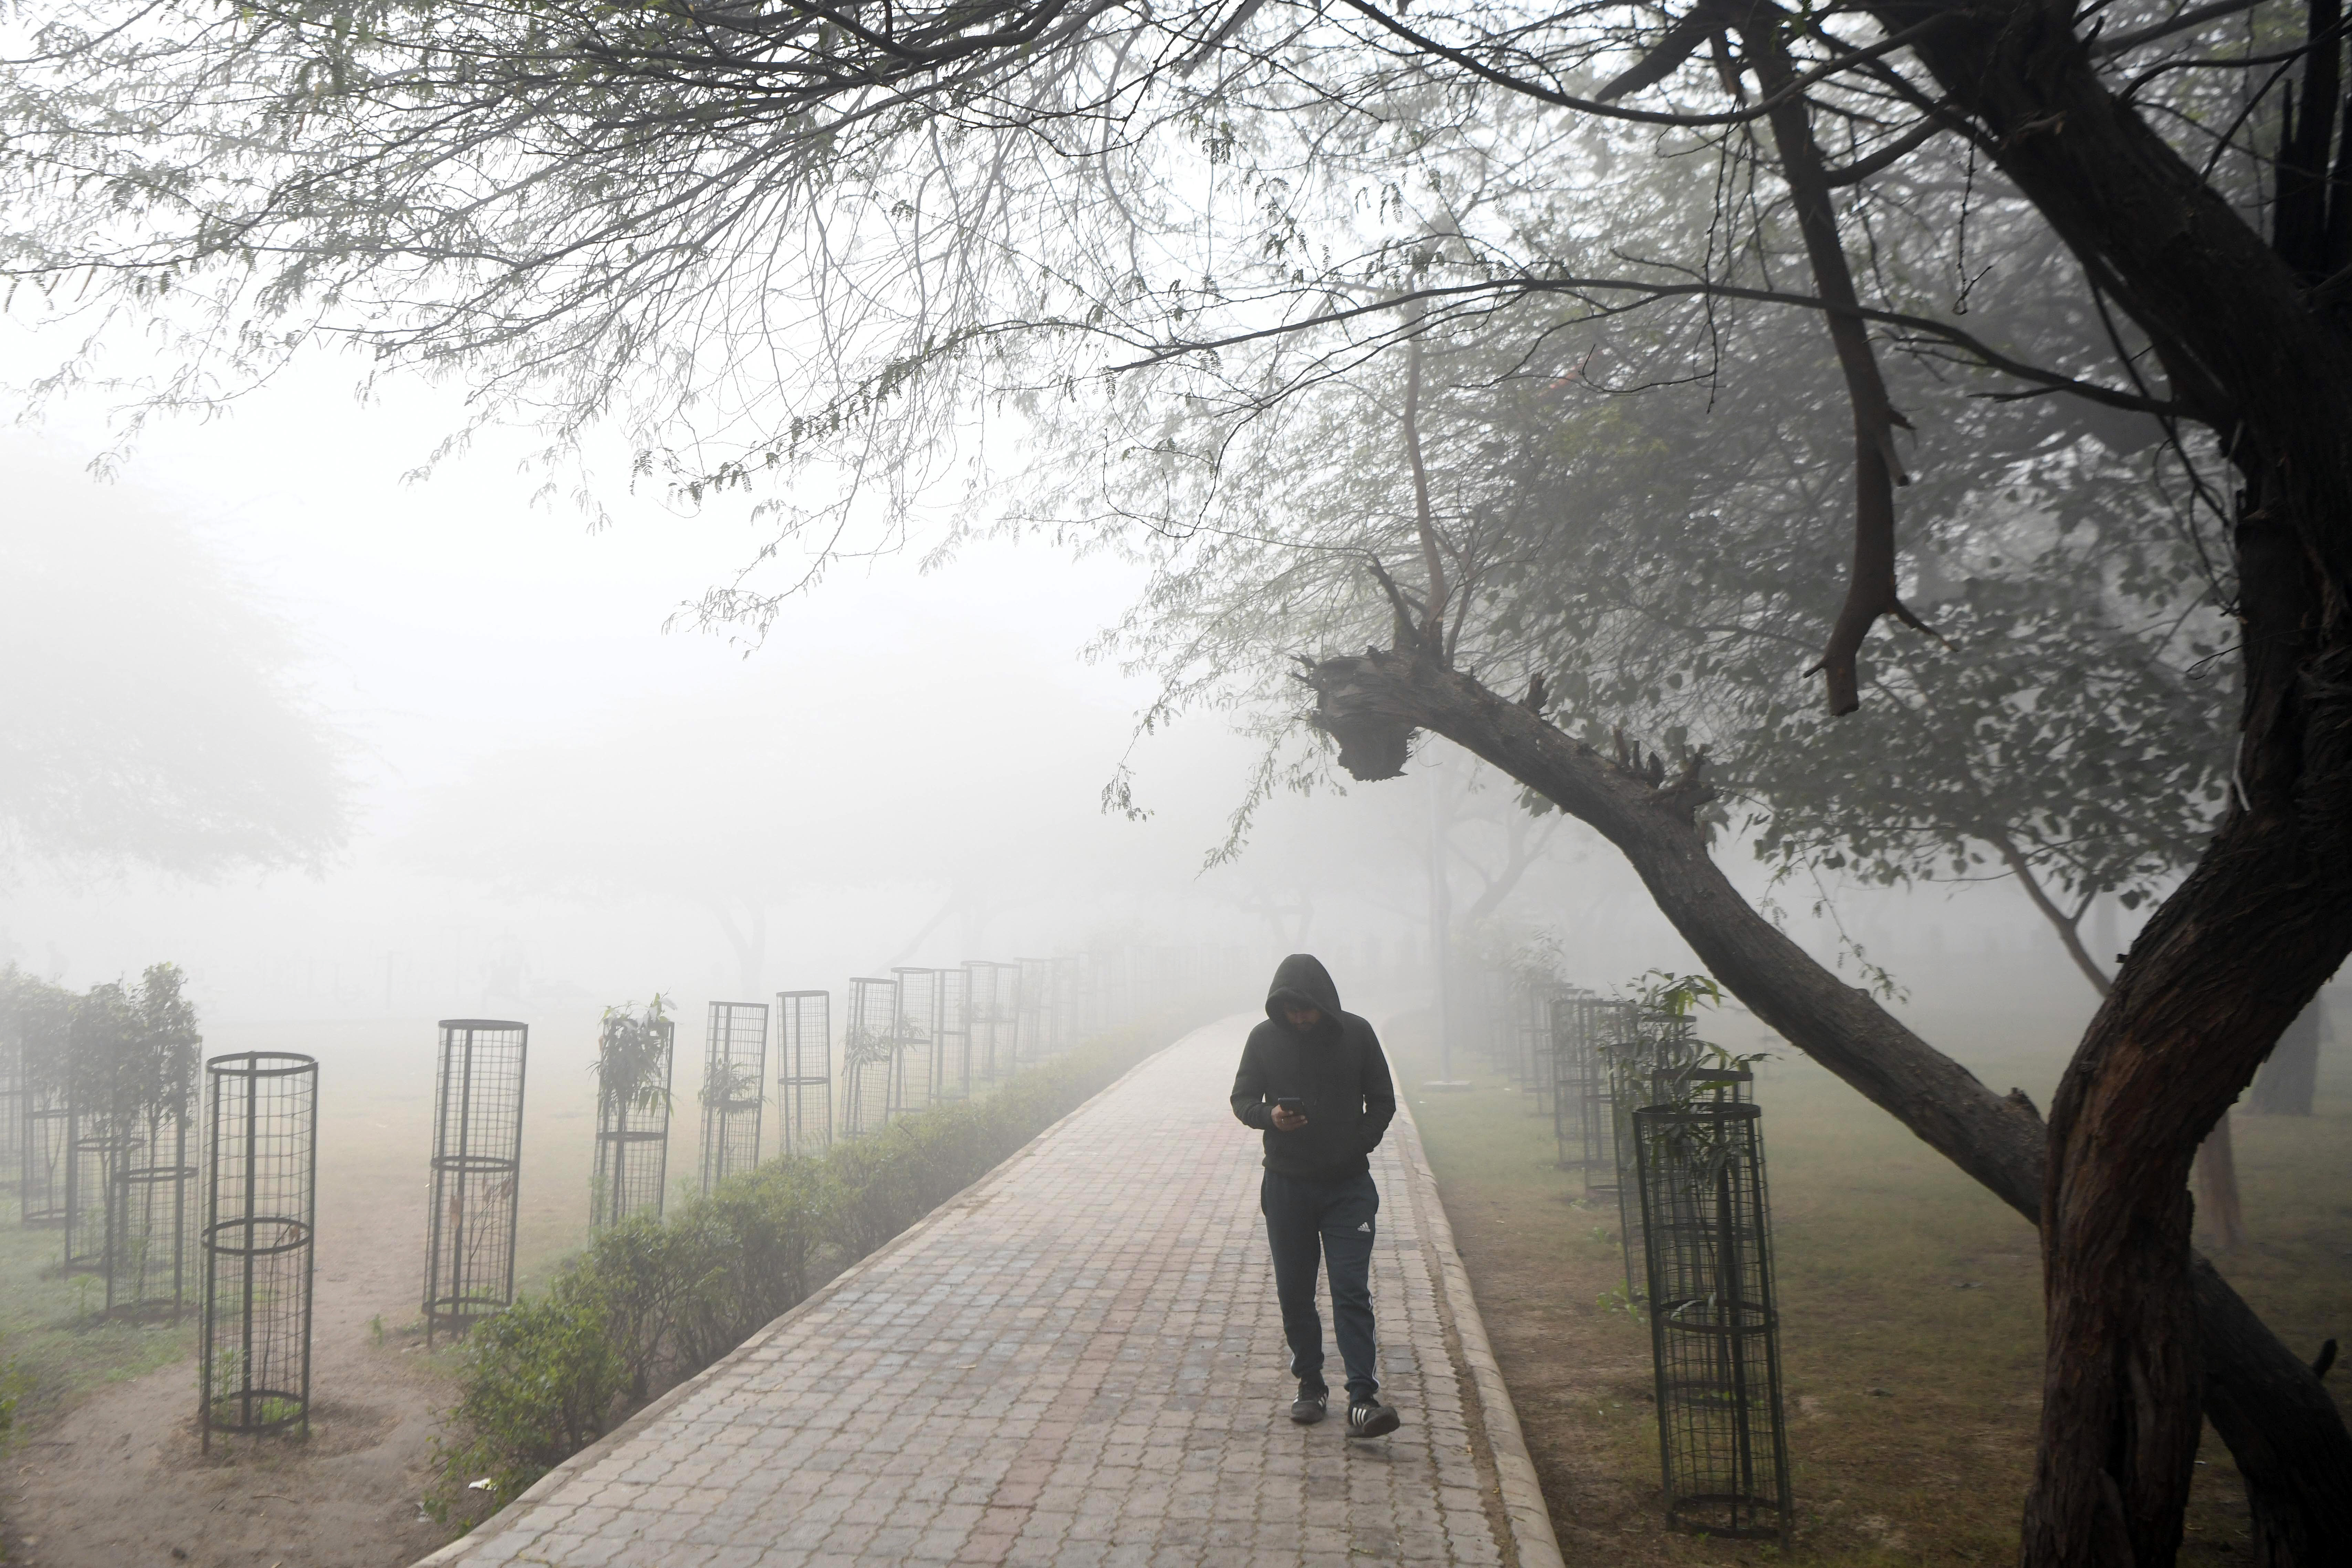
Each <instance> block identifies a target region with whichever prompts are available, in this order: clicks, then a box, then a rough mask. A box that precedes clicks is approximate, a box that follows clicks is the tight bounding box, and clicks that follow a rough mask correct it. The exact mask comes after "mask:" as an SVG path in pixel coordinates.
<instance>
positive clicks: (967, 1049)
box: [936, 966, 971, 1100]
mask: <svg viewBox="0 0 2352 1568" xmlns="http://www.w3.org/2000/svg"><path fill="white" fill-rule="evenodd" d="M939 988H940V1035H939V1045H938V1058H939V1071H938V1073H937V1075H936V1076H937V1081H938V1085H939V1098H940V1099H942V1100H964V1099H969V1098H971V968H970V967H968V966H967V967H963V968H960V969H941V970H940V971H939Z"/></svg>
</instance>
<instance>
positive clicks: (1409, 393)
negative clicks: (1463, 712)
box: [1404, 332, 1446, 660]
mask: <svg viewBox="0 0 2352 1568" xmlns="http://www.w3.org/2000/svg"><path fill="white" fill-rule="evenodd" d="M1421 342H1422V335H1421V334H1420V333H1419V332H1415V333H1414V334H1413V335H1412V343H1411V344H1410V345H1409V346H1408V347H1407V348H1406V350H1405V372H1404V455H1405V460H1406V462H1408V463H1409V464H1411V465H1412V520H1413V526H1414V527H1415V528H1417V529H1419V530H1420V533H1421V560H1422V565H1423V567H1424V568H1425V569H1426V570H1428V572H1429V597H1428V599H1427V600H1426V601H1424V608H1423V612H1422V628H1421V645H1422V646H1423V648H1426V649H1428V650H1429V651H1430V652H1431V653H1432V654H1433V655H1434V656H1435V657H1437V658H1439V659H1441V660H1442V659H1444V657H1445V656H1446V642H1445V561H1444V557H1443V555H1442V554H1441V552H1440V551H1439V549H1438V541H1437V522H1436V519H1435V517H1433V516H1432V514H1431V509H1430V505H1429V466H1428V465H1427V464H1425V463H1423V461H1422V455H1421Z"/></svg>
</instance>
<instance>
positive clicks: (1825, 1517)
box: [1388, 1014, 2352, 1565]
mask: <svg viewBox="0 0 2352 1568" xmlns="http://www.w3.org/2000/svg"><path fill="white" fill-rule="evenodd" d="M1432 1030H1433V1025H1432V1021H1431V1019H1429V1018H1428V1016H1427V1015H1425V1014H1424V1015H1418V1016H1415V1017H1412V1018H1408V1019H1401V1020H1397V1022H1396V1023H1395V1024H1393V1025H1392V1026H1391V1031H1390V1033H1391V1038H1390V1039H1389V1041H1388V1043H1389V1047H1390V1051H1391V1054H1392V1055H1393V1056H1394V1057H1395V1059H1396V1066H1397V1077H1398V1080H1399V1082H1400V1084H1401V1085H1402V1087H1403V1088H1404V1090H1405V1092H1406V1094H1407V1096H1408V1098H1409V1099H1410V1101H1411V1103H1412V1109H1413V1115H1414V1117H1415V1118H1416V1119H1417V1120H1418V1121H1419V1123H1420V1125H1421V1129H1422V1135H1423V1139H1424V1140H1425V1142H1426V1144H1427V1146H1428V1150H1429V1157H1430V1161H1431V1164H1432V1165H1433V1167H1434V1168H1435V1171H1436V1173H1437V1179H1438V1186H1439V1188H1440V1190H1441V1191H1442V1193H1443V1195H1444V1200H1445V1207H1446V1212H1447V1214H1448V1215H1449V1216H1450V1217H1451V1218H1452V1219H1453V1222H1454V1231H1455V1235H1456V1237H1457V1239H1458V1240H1459V1243H1460V1246H1461V1248H1462V1252H1463V1257H1464V1261H1465V1264H1466V1265H1467V1267H1468V1270H1469V1274H1470V1280H1471V1283H1472V1285H1473V1287H1474V1288H1475V1291H1476V1293H1477V1296H1478V1302H1479V1306H1480V1308H1481V1310H1482V1312H1484V1314H1485V1316H1486V1327H1487V1331H1488V1333H1489V1334H1490V1335H1491V1336H1492V1337H1493V1339H1494V1342H1495V1349H1496V1355H1497V1357H1498V1359H1499V1360H1500V1362H1501V1364H1502V1367H1503V1375H1504V1378H1505V1381H1506V1382H1507V1384H1508V1385H1509V1386H1510V1390H1511V1396H1512V1399H1513V1401H1514V1403H1515V1404H1516V1405H1517V1407H1518V1413H1519V1418H1520V1420H1521V1422H1522V1424H1523V1425H1524V1427H1525V1428H1526V1432H1527V1437H1528V1447H1529V1448H1530V1449H1531V1450H1532V1452H1533V1455H1534V1458H1535V1463H1536V1469H1537V1472H1538V1475H1539V1476H1540V1478H1541V1479H1542V1482H1543V1487H1544V1493H1545V1497H1546V1500H1548V1501H1549V1504H1550V1507H1551V1514H1552V1521H1553V1523H1554V1525H1555V1526H1556V1527H1557V1528H1558V1530H1559V1536H1560V1544H1561V1547H1562V1549H1563V1551H1564V1552H1566V1554H1567V1556H1568V1559H1569V1561H1570V1562H1571V1563H1573V1562H1577V1561H1579V1560H1580V1558H1582V1557H1585V1556H1587V1555H1589V1554H1591V1553H1594V1552H1607V1553H1608V1554H1609V1556H1608V1558H1607V1560H1608V1561H1610V1562H1612V1563H1622V1564H1627V1565H1634V1564H1647V1563H1735V1562H1746V1563H1763V1562H1769V1561H1778V1560H1780V1552H1779V1551H1778V1549H1777V1548H1776V1547H1774V1546H1771V1545H1769V1544H1758V1543H1754V1542H1745V1543H1743V1542H1710V1541H1704V1540H1700V1539H1698V1538H1696V1537H1694V1536H1688V1535H1681V1534H1669V1533H1668V1532H1667V1531H1665V1530H1664V1526H1663V1522H1662V1517H1663V1516H1662V1510H1661V1494H1660V1488H1659V1465H1658V1449H1657V1427H1656V1422H1655V1420H1654V1408H1655V1402H1654V1395H1653V1393H1652V1387H1651V1370H1650V1340H1649V1330H1648V1328H1647V1327H1646V1326H1645V1325H1644V1324H1643V1323H1642V1322H1638V1321H1637V1320H1636V1319H1634V1318H1633V1316H1631V1315H1630V1314H1628V1313H1627V1312H1624V1311H1622V1310H1620V1309H1617V1308H1615V1307H1613V1306H1612V1305H1611V1304H1610V1301H1609V1300H1608V1298H1611V1297H1612V1296H1613V1294H1614V1292H1616V1291H1617V1290H1618V1288H1619V1286H1620V1284H1621V1281H1622V1278H1623V1274H1624V1266H1623V1262H1622V1253H1621V1250H1620V1244H1619V1239H1618V1235H1617V1223H1618V1222H1617V1213H1616V1209H1615V1206H1614V1204H1613V1203H1610V1204H1607V1205H1605V1206H1600V1207H1594V1206H1589V1205H1587V1204H1586V1203H1585V1202H1584V1200H1583V1198H1582V1193H1581V1182H1580V1178H1579V1177H1577V1176H1573V1175H1570V1174H1566V1173H1562V1172H1561V1171H1559V1169H1557V1168H1556V1155H1555V1149H1554V1145H1553V1141H1552V1128H1551V1119H1550V1117H1549V1115H1548V1114H1547V1115H1538V1114H1537V1113H1536V1112H1535V1106H1534V1104H1533V1102H1532V1098H1531V1097H1530V1096H1528V1095H1524V1094H1519V1093H1516V1092H1512V1091H1511V1090H1510V1089H1509V1088H1507V1086H1505V1085H1506V1083H1507V1080H1503V1079H1498V1078H1497V1077H1496V1075H1495V1074H1493V1073H1492V1072H1490V1071H1486V1066H1485V1063H1484V1062H1483V1061H1475V1059H1474V1060H1472V1061H1468V1062H1459V1061H1457V1063H1456V1071H1457V1072H1459V1073H1461V1074H1462V1075H1463V1076H1465V1077H1468V1078H1470V1079H1471V1080H1472V1081H1473V1082H1475V1085H1476V1087H1475V1089H1473V1090H1471V1091H1470V1092H1458V1093H1443V1094H1437V1093H1427V1092H1423V1090H1422V1089H1421V1088H1420V1085H1421V1084H1422V1083H1423V1082H1424V1081H1426V1080H1429V1079H1433V1078H1434V1077H1436V1076H1437V1065H1436V1061H1435V1059H1434V1054H1433V1033H1432ZM2048 1074H2049V1069H2048V1067H2047V1066H2046V1065H2044V1066H2042V1067H2041V1068H2039V1069H2027V1070H2026V1071H2021V1072H2020V1073H2018V1074H2017V1075H2016V1077H2015V1078H2013V1079H2012V1078H1999V1079H1998V1082H1996V1085H1995V1086H1996V1087H1997V1088H2000V1089H2006V1088H2008V1087H2009V1085H2010V1083H2011V1082H2024V1083H2025V1084H2026V1085H2027V1087H2028V1089H2029V1091H2030V1092H2034V1093H2035V1094H2036V1095H2037V1097H2039V1096H2042V1094H2043V1092H2044V1090H2045V1085H2044V1083H2042V1082H2039V1080H2042V1079H2046V1078H2047V1076H2048ZM1989 1081H1990V1080H1989ZM1757 1099H1758V1101H1759V1103H1761V1104H1762V1106H1763V1107H1764V1115H1765V1121H1764V1127H1765V1147H1766V1152H1767V1155H1768V1158H1769V1166H1770V1179H1771V1184H1772V1185H1771V1201H1772V1210H1773V1219H1774V1240H1775V1246H1776V1249H1777V1256H1776V1263H1777V1267H1778V1270H1779V1285H1780V1312H1781V1324H1782V1328H1781V1340H1780V1344H1781V1357H1782V1366H1783V1377H1784V1380H1785V1387H1784V1396H1785V1398H1786V1403H1787V1412H1788V1422H1789V1449H1790V1472H1791V1476H1792V1478H1793V1482H1794V1490H1795V1494H1796V1502H1797V1514H1798V1526H1797V1538H1796V1546H1795V1551H1794V1558H1795V1560H1797V1561H1801V1562H1805V1563H1836V1564H1855V1565H1861V1564H1879V1563H1889V1564H1891V1563H1931V1564H1946V1563H1953V1564H1958V1563H2005V1562H2008V1561H2011V1559H2013V1558H2014V1556H2015V1554H2016V1550H2017V1532H2018V1518H2019V1511H2020V1508H2021V1502H2022V1500H2023V1497H2024V1492H2025V1487H2026V1483H2027V1481H2028V1479H2029V1477H2030V1474H2031V1470H2032V1454H2033V1433H2034V1423H2035V1419H2036V1415H2037V1412H2038V1409H2039V1405H2040V1393H2039V1390H2040V1381H2041V1326H2042V1307H2041V1293H2040V1283H2041V1281H2040V1270H2039V1267H2038V1257H2037V1254H2036V1250H2035V1239H2034V1234H2033V1231H2032V1228H2031V1227H2030V1226H2028V1225H2027V1224H2026V1223H2025V1222H2024V1221H2023V1220H2021V1219H2020V1218H2017V1217H2016V1216H2014V1215H2012V1214H2011V1212H2010V1211H2009V1210H2008V1209H2007V1208H2005V1207H2002V1206H2001V1205H2000V1204H1999V1203H1997V1202H1996V1201H1994V1199H1993V1198H1992V1197H1990V1195H1989V1194H1987V1193H1986V1192H1985V1191H1984V1190H1983V1189H1982V1188H1980V1187H1979V1186H1976V1185H1975V1184H1974V1183H1972V1182H1971V1181H1969V1179H1968V1178H1967V1177H1966V1176H1962V1175H1961V1174H1960V1173H1959V1172H1958V1170H1957V1169H1955V1168H1954V1167H1953V1166H1950V1165H1949V1164H1948V1163H1947V1162H1946V1161H1945V1160H1943V1159H1942V1158H1941V1157H1940V1156H1938V1155H1936V1154H1935V1153H1934V1152H1933V1151H1932V1150H1930V1149H1929V1148H1927V1145H1924V1144H1922V1143H1920V1142H1919V1141H1918V1140H1917V1139H1916V1138H1915V1137H1913V1136H1912V1135H1911V1134H1909V1133H1908V1132H1906V1130H1904V1128H1902V1127H1901V1126H1900V1125H1899V1124H1896V1123H1895V1121H1894V1120H1893V1119H1892V1118H1891V1117H1889V1116H1887V1115H1886V1114H1885V1113H1883V1112H1881V1111H1879V1110H1877V1109H1876V1108H1875V1107H1874V1106H1872V1105H1870V1104H1869V1103H1867V1102H1865V1101H1864V1100H1863V1099H1862V1098H1861V1096H1859V1095H1858V1094H1856V1093H1854V1092H1853V1091H1852V1090H1850V1089H1848V1088H1846V1087H1845V1086H1844V1085H1843V1083H1841V1082H1838V1081H1837V1080H1836V1079H1834V1078H1832V1076H1831V1075H1830V1074H1829V1073H1828V1072H1827V1071H1823V1070H1822V1069H1821V1068H1818V1067H1815V1066H1813V1065H1812V1064H1811V1062H1809V1061H1805V1060H1804V1059H1803V1058H1801V1057H1796V1056H1795V1055H1794V1053H1793V1052H1786V1051H1784V1053H1783V1059H1782V1060H1780V1061H1776V1062H1772V1063H1768V1064H1766V1065H1765V1066H1764V1068H1763V1069H1762V1071H1761V1074H1760V1076H1759V1082H1758V1086H1757ZM2319 1109H2320V1112H2321V1114H2319V1115H2316V1116H2314V1117H2311V1118H2308V1119H2287V1118H2270V1117H2259V1116H2247V1115H2241V1116H2239V1117H2238V1118H2237V1120H2236V1123H2235V1131H2236V1139H2237V1150H2238V1161H2239V1169H2240V1174H2241V1180H2242V1188H2243V1192H2244V1197H2245V1207H2246V1214H2247V1221H2248V1227H2249V1228H2250V1230H2251V1231H2252V1233H2253V1240H2252V1243H2251V1244H2250V1245H2249V1246H2248V1247H2247V1248H2246V1249H2244V1250H2243V1251H2242V1252H2241V1253H2240V1254H2239V1255H2238V1256H2236V1257H2234V1258H2230V1259H2225V1260H2221V1262H2222V1267H2223V1269H2224V1270H2225V1272H2227V1273H2228V1274H2229V1275H2230V1277H2231V1280H2232V1281H2234V1282H2235V1283H2236V1284H2237V1286H2238V1288H2239V1289H2240V1290H2241V1291H2244V1292H2245V1294H2246V1296H2247V1298H2248V1299H2249V1300H2250V1301H2252V1303H2253V1305H2254V1307H2255V1308H2256V1310H2257V1311H2259V1312H2262V1313H2263V1317H2264V1318H2265V1320H2266V1321H2268V1322H2270V1323H2271V1324H2272V1326H2273V1328H2274V1329H2276V1330H2277V1331H2278V1332H2279V1333H2281V1334H2282V1335H2284V1337H2285V1338H2286V1340H2287V1343H2290V1344H2291V1345H2293V1346H2294V1348H2295V1350H2296V1351H2297V1352H2298V1353H2299V1354H2306V1355H2308V1354H2315V1352H2316V1351H2317V1349H2318V1345H2319V1342H2320V1341H2321V1340H2322V1339H2325V1338H2327V1337H2331V1336H2339V1337H2344V1338H2347V1339H2352V1261H2347V1260H2352V1137H2347V1134H2352V1103H2346V1102H2344V1101H2342V1100H2340V1099H2337V1100H2332V1101H2323V1102H2322V1103H2321V1105H2320V1107H2319ZM2340 1376H2341V1374H2338V1375H2337V1377H2340ZM2335 1381H2336V1379H2335V1378H2331V1383H2334V1382H2335ZM2337 1393H2338V1397H2339V1398H2340V1397H2342V1391H2341V1389H2340V1388H2338V1390H2337ZM2203 1455H2204V1458H2203V1461H2202V1462H2201V1463H2200V1469H2199V1470H2198V1486H2197V1491H2196V1496H2195V1500H2194V1502H2193V1505H2192V1510H2191V1513H2190V1518H2189V1549H2188V1551H2187V1552H2186V1553H2185V1554H2184V1558H2183V1560H2184V1561H2185V1562H2188V1563H2231V1562H2233V1561H2243V1560H2244V1555H2243V1549H2244V1546H2245V1542H2246V1530H2245V1517H2244V1508H2243V1504H2242V1499H2241V1496H2240V1492H2239V1488H2238V1483H2237V1479H2236V1477H2235V1475H2234V1473H2233V1472H2232V1471H2231V1469H2230V1464H2229V1455H2228V1452H2227V1450H2226V1449H2224V1448H2222V1447H2221V1444H2220V1442H2219V1441H2218V1440H2216V1439H2214V1438H2213V1437H2212V1436H2211V1434H2210V1433H2208V1434H2207V1439H2206V1443H2205V1447H2204V1449H2203Z"/></svg>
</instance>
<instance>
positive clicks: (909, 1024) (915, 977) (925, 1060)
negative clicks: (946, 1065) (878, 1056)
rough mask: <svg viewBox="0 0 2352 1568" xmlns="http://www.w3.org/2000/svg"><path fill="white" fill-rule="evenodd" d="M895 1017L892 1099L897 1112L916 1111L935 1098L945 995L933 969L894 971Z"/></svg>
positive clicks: (937, 1086)
mask: <svg viewBox="0 0 2352 1568" xmlns="http://www.w3.org/2000/svg"><path fill="white" fill-rule="evenodd" d="M890 976H891V978H893V979H895V980H897V981H898V1019H897V1022H896V1023H895V1024H894V1025H893V1026H892V1030H891V1032H892V1035H893V1037H894V1039H895V1040H896V1041H897V1049H898V1064H897V1068H896V1071H895V1072H894V1074H893V1077H892V1082H891V1087H892V1090H893V1094H892V1098H893V1100H894V1101H895V1102H896V1103H897V1104H898V1109H899V1110H900V1111H920V1110H923V1109H924V1108H925V1107H927V1106H929V1105H930V1104H931V1103H934V1102H935V1101H937V1100H938V1099H939V1094H940V1030H941V1028H942V1026H943V1025H944V1024H945V1022H946V1019H944V1018H943V1017H942V1016H941V1015H942V1013H943V1011H944V1003H945V1001H946V998H945V995H944V993H943V991H942V989H941V988H940V971H939V970H937V969H914V968H898V969H893V970H891V971H890Z"/></svg>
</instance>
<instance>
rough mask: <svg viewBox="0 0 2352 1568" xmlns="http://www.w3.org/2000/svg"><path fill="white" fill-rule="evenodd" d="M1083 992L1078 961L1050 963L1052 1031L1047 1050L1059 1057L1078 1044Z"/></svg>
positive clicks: (1068, 958) (1067, 959)
mask: <svg viewBox="0 0 2352 1568" xmlns="http://www.w3.org/2000/svg"><path fill="white" fill-rule="evenodd" d="M1083 989H1084V973H1083V970H1082V968H1081V966H1080V962H1079V960H1078V959H1077V958H1076V957H1075V956H1063V957H1059V958H1056V959H1055V960H1054V1020H1053V1021H1054V1027H1053V1032H1052V1034H1051V1036H1050V1037H1049V1038H1050V1040H1051V1041H1052V1043H1051V1044H1050V1045H1048V1046H1047V1048H1046V1049H1047V1050H1048V1051H1050V1052H1051V1053H1052V1054H1054V1055H1055V1056H1059V1055H1061V1054H1062V1053H1063V1052H1064V1051H1068V1050H1070V1049H1071V1048H1072V1047H1073V1046H1075V1045H1076V1044H1077V1043H1078V1032H1079V1021H1080V1018H1081V1011H1080V1009H1081V1007H1082V1002H1081V1000H1080V994H1081V992H1082V991H1083Z"/></svg>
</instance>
